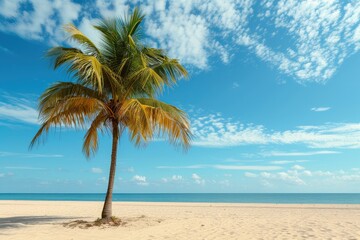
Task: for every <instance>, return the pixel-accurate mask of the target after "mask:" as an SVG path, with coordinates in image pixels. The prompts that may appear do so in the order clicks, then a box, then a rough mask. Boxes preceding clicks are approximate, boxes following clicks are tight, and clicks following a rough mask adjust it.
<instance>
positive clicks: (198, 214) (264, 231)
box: [0, 200, 360, 240]
mask: <svg viewBox="0 0 360 240" xmlns="http://www.w3.org/2000/svg"><path fill="white" fill-rule="evenodd" d="M102 204H103V203H102V202H100V201H95V202H90V201H83V202H80V201H20V200H15V201H9V200H0V238H1V239H5V240H7V239H13V240H17V239H19V240H20V239H35V240H37V239H39V240H40V239H54V240H60V239H73V240H85V239H96V238H103V239H114V240H115V239H129V240H130V239H160V240H161V239H224V240H225V239H260V238H262V239H274V238H280V239H304V238H312V239H328V238H333V239H359V238H360V217H359V216H360V204H258V203H252V204H246V203H189V202H182V203H174V202H114V203H113V215H114V216H116V217H119V218H120V219H121V220H122V221H123V223H124V225H123V226H120V227H106V228H101V227H91V228H87V229H81V228H77V227H74V228H70V227H64V224H66V223H69V222H72V221H75V220H83V221H94V220H96V219H97V218H98V217H99V216H100V213H101V209H102Z"/></svg>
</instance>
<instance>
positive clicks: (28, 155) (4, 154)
mask: <svg viewBox="0 0 360 240" xmlns="http://www.w3.org/2000/svg"><path fill="white" fill-rule="evenodd" d="M0 157H20V158H62V157H64V155H61V154H33V153H17V152H2V151H0Z"/></svg>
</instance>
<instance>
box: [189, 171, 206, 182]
mask: <svg viewBox="0 0 360 240" xmlns="http://www.w3.org/2000/svg"><path fill="white" fill-rule="evenodd" d="M191 178H192V179H193V180H194V182H195V183H196V184H199V185H204V184H205V180H204V179H202V178H201V177H200V176H199V175H197V174H196V173H193V174H192V175H191Z"/></svg>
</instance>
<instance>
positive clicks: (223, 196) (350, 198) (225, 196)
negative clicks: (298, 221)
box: [0, 193, 360, 204]
mask: <svg viewBox="0 0 360 240" xmlns="http://www.w3.org/2000/svg"><path fill="white" fill-rule="evenodd" d="M104 198H105V195H104V194H99V193H79V194H78V193H0V200H47V201H103V200H104ZM113 201H131V202H205V203H220V202H223V203H314V204H316V203H319V204H320V203H324V204H360V193H345V194H344V193H145V194H143V193H115V194H114V195H113Z"/></svg>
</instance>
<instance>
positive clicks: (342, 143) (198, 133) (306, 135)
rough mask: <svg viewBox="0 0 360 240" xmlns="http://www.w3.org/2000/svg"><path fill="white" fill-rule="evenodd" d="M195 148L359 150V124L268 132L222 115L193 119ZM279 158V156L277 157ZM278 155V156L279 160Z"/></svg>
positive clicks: (293, 154) (300, 127)
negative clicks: (274, 146) (283, 146)
mask: <svg viewBox="0 0 360 240" xmlns="http://www.w3.org/2000/svg"><path fill="white" fill-rule="evenodd" d="M192 130H193V133H194V134H195V139H194V142H193V144H194V145H195V146H199V147H229V146H241V145H269V144H287V145H291V144H302V145H304V146H305V147H308V148H323V149H324V148H325V149H326V148H360V123H325V124H324V125H318V126H297V127H295V128H294V129H289V130H283V131H276V130H268V129H266V128H265V126H263V125H255V124H243V123H241V122H239V121H234V120H233V119H231V118H224V117H222V116H221V114H220V113H217V114H209V115H204V116H197V117H194V118H193V119H192ZM335 153H337V152H335V151H316V152H310V153H283V154H282V156H307V155H316V154H335ZM275 154H276V153H275ZM279 154H280V155H281V153H278V155H277V156H280V155H279Z"/></svg>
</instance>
